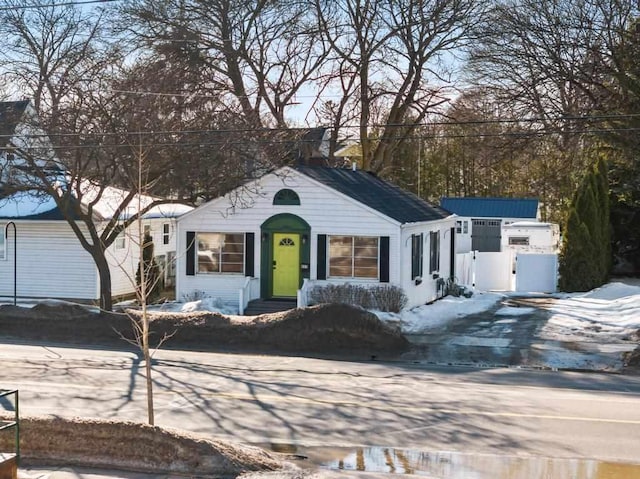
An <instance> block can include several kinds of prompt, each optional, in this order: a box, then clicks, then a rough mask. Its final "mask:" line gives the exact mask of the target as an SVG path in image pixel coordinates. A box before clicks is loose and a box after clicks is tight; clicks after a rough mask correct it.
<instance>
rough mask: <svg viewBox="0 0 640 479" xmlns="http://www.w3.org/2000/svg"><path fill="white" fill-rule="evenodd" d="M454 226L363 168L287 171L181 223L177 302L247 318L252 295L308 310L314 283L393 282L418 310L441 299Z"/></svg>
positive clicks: (450, 219) (211, 204)
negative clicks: (219, 307) (201, 301)
mask: <svg viewBox="0 0 640 479" xmlns="http://www.w3.org/2000/svg"><path fill="white" fill-rule="evenodd" d="M240 202H242V203H243V204H242V205H240ZM454 228H455V218H454V217H453V216H451V215H450V214H449V213H447V212H446V211H444V210H442V209H441V208H439V207H437V206H433V205H431V204H429V203H427V202H425V201H423V200H421V199H420V198H418V197H417V196H415V195H413V194H411V193H408V192H406V191H404V190H402V189H400V188H399V187H397V186H395V185H393V184H391V183H388V182H386V181H384V180H382V179H380V178H378V177H377V176H375V175H373V174H370V173H367V172H365V171H354V170H351V169H338V168H325V167H310V166H300V167H296V168H291V167H284V168H281V169H279V170H277V171H276V172H273V173H270V174H267V175H265V176H263V177H261V178H260V179H258V180H255V181H253V182H251V183H248V184H247V185H245V186H243V187H241V188H239V189H237V190H234V191H232V192H231V193H229V194H227V195H225V196H224V197H221V198H217V199H215V200H213V201H211V202H209V203H206V204H204V205H202V206H200V207H198V208H196V209H195V210H193V211H192V212H190V213H187V214H185V215H184V216H182V217H181V218H180V219H179V220H178V232H179V233H178V252H179V255H178V261H177V290H176V296H177V298H185V297H189V296H191V295H193V294H194V293H195V292H202V293H204V294H206V295H207V296H210V297H213V298H220V299H221V300H222V301H223V302H225V303H226V304H228V305H230V306H237V307H238V310H239V312H240V313H241V314H242V312H243V311H244V309H245V307H246V306H247V304H248V303H249V301H251V300H254V299H263V300H268V299H277V298H285V299H296V300H297V304H298V306H306V305H307V303H308V292H309V290H310V289H311V288H313V287H315V286H322V285H327V284H343V283H350V284H359V285H365V286H372V285H395V286H397V287H399V288H401V289H402V290H403V291H404V292H405V294H406V295H407V297H408V305H407V306H408V307H412V306H416V305H420V304H424V303H427V302H429V301H432V300H434V299H436V298H437V297H438V296H439V295H441V294H442V293H443V289H444V288H443V287H444V282H445V280H446V279H447V278H449V277H450V276H451V272H452V271H454V267H453V262H452V254H451V252H452V244H453V243H452V242H453V239H452V236H453V234H454ZM183 253H184V254H183Z"/></svg>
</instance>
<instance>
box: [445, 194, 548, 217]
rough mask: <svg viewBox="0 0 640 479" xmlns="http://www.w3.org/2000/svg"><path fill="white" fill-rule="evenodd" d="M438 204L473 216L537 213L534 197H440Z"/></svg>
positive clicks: (455, 211) (535, 214) (519, 215)
mask: <svg viewBox="0 0 640 479" xmlns="http://www.w3.org/2000/svg"><path fill="white" fill-rule="evenodd" d="M440 206H441V207H442V208H444V209H445V210H447V211H450V212H451V213H455V214H457V215H458V216H469V217H473V218H531V219H535V218H536V217H537V214H538V200H536V199H534V198H441V199H440Z"/></svg>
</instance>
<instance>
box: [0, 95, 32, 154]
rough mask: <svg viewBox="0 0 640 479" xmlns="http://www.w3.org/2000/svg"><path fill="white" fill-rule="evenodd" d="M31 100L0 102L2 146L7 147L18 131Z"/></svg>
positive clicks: (0, 142)
mask: <svg viewBox="0 0 640 479" xmlns="http://www.w3.org/2000/svg"><path fill="white" fill-rule="evenodd" d="M28 104H29V100H22V101H3V102H0V144H1V145H2V146H5V145H7V144H8V143H9V140H10V139H11V137H12V136H13V134H14V133H15V131H16V126H18V123H20V120H21V119H22V116H23V115H24V112H25V110H26V109H27V105H28Z"/></svg>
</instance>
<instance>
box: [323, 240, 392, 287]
mask: <svg viewBox="0 0 640 479" xmlns="http://www.w3.org/2000/svg"><path fill="white" fill-rule="evenodd" d="M379 250H380V241H379V238H378V237H372V236H330V237H329V277H334V278H363V279H378V269H379Z"/></svg>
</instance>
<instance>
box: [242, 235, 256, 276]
mask: <svg viewBox="0 0 640 479" xmlns="http://www.w3.org/2000/svg"><path fill="white" fill-rule="evenodd" d="M255 237H256V235H255V233H245V235H244V275H245V276H254V261H253V259H254V258H255V242H256V241H255Z"/></svg>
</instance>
